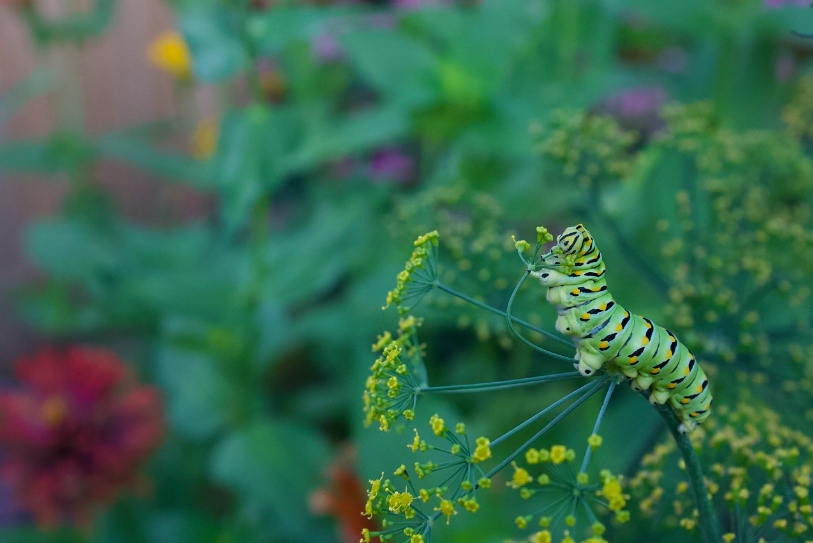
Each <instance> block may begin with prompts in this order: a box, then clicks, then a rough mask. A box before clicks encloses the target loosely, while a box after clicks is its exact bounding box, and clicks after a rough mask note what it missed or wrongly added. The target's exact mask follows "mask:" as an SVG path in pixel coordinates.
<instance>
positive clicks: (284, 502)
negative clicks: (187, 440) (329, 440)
mask: <svg viewBox="0 0 813 543" xmlns="http://www.w3.org/2000/svg"><path fill="white" fill-rule="evenodd" d="M328 458H329V456H328V447H327V445H326V443H325V442H324V440H323V438H322V437H321V436H320V435H319V434H318V433H316V432H315V431H314V430H312V429H310V428H307V427H304V426H303V425H302V424H301V423H294V422H276V421H273V422H272V421H265V422H257V423H255V424H253V425H251V426H249V427H247V428H245V429H243V430H240V431H237V432H235V433H234V434H232V435H231V436H229V437H227V438H226V439H224V440H223V441H222V442H221V443H220V444H219V445H218V446H217V447H216V448H215V450H214V452H213V453H212V463H211V473H212V478H213V479H214V480H215V481H217V482H218V483H220V484H222V485H224V486H227V487H228V488H231V489H232V490H233V491H234V492H235V493H237V495H238V497H239V498H240V503H241V508H242V510H243V511H242V512H243V514H244V515H248V516H250V518H251V519H252V520H253V524H254V525H255V526H256V528H257V529H258V530H263V533H264V537H263V540H273V539H274V538H278V539H289V538H295V539H297V540H309V541H312V540H313V539H309V537H311V536H313V535H314V528H315V526H314V524H315V522H314V519H313V517H311V516H310V514H309V513H308V512H307V511H308V507H307V501H308V495H309V494H310V492H312V491H313V490H315V489H316V488H317V486H318V485H319V483H320V479H321V474H322V472H323V469H324V467H325V465H326V463H327V461H328Z"/></svg>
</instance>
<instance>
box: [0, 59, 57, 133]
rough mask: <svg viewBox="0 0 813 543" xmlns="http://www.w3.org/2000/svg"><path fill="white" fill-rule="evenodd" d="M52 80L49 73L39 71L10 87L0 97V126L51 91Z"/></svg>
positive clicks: (43, 70)
mask: <svg viewBox="0 0 813 543" xmlns="http://www.w3.org/2000/svg"><path fill="white" fill-rule="evenodd" d="M53 85H54V80H53V78H52V77H51V73H50V72H49V71H48V70H45V69H39V70H35V71H33V72H31V74H30V75H29V76H28V77H26V78H25V79H23V80H22V81H20V82H19V83H17V84H16V85H14V86H13V87H11V88H10V89H9V90H8V91H7V92H6V93H5V94H3V95H2V96H0V126H2V125H3V124H4V123H5V122H6V121H8V120H9V119H11V118H12V117H13V116H14V115H15V114H16V113H17V112H18V111H19V110H20V109H22V108H23V107H24V106H25V105H26V104H27V103H28V102H29V101H30V100H32V99H33V98H35V97H37V96H39V95H41V94H44V93H46V92H48V91H49V90H51V88H52V87H53Z"/></svg>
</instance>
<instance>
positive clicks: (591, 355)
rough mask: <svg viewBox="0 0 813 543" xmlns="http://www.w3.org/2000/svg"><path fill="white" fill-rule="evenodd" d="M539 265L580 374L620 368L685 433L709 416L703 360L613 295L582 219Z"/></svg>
mask: <svg viewBox="0 0 813 543" xmlns="http://www.w3.org/2000/svg"><path fill="white" fill-rule="evenodd" d="M537 268H539V269H536V270H535V271H532V272H531V275H533V276H534V277H536V278H537V279H539V281H540V282H541V283H542V284H543V285H544V286H546V287H547V289H548V291H547V299H548V301H549V302H550V303H551V304H553V305H554V306H556V309H557V312H558V314H559V316H558V318H557V319H556V329H557V330H558V331H559V332H560V333H562V334H564V335H566V336H569V337H570V338H571V339H572V340H573V343H574V344H575V346H576V356H575V360H576V363H575V364H574V365H575V366H576V367H577V368H578V370H579V372H581V374H582V375H585V376H587V375H591V374H593V373H595V372H596V371H597V370H598V369H600V368H601V367H602V366H604V365H607V366H608V367H610V368H612V369H614V370H616V371H619V372H620V373H622V374H623V375H624V376H625V377H626V378H627V379H629V380H631V384H632V386H633V388H636V389H639V390H647V389H649V390H650V395H649V399H650V401H651V402H652V403H653V404H655V403H658V404H666V403H667V402H668V404H669V406H670V407H671V408H672V410H673V411H674V412H675V413H676V414H677V416H678V418H679V419H680V421H681V425H680V430H681V432H684V433H685V432H689V431H691V430H693V429H694V428H696V427H697V425H698V424H700V423H701V422H702V421H703V420H705V419H706V418H707V417H708V416H709V409H710V408H711V402H712V396H711V391H710V390H709V380H708V378H707V377H706V374H705V373H704V372H703V369H702V368H701V367H700V364H698V363H697V360H696V359H695V357H694V355H693V354H692V353H690V352H689V350H688V349H687V348H686V346H685V345H683V343H681V342H680V341H679V340H678V339H677V337H675V335H674V334H672V333H671V332H670V331H669V330H667V329H665V328H662V327H660V326H658V325H657V324H655V323H653V322H652V321H651V320H649V319H647V318H646V317H642V316H639V315H636V314H634V313H631V312H629V311H627V310H626V309H624V308H623V307H622V306H621V304H619V303H618V302H616V301H615V300H614V299H613V296H612V294H610V292H609V291H608V290H607V281H606V280H605V277H604V273H605V266H604V261H603V259H602V257H601V251H599V249H598V247H597V246H596V244H595V242H594V240H593V237H592V236H591V235H590V233H589V232H588V231H587V229H586V228H585V227H584V226H583V225H581V224H578V225H576V226H571V227H569V228H567V229H565V231H564V232H562V234H561V235H560V236H559V237H558V238H557V239H556V245H555V246H554V247H553V249H552V250H551V251H550V252H548V253H547V254H545V255H542V256H541V260H540V263H539V265H538V266H537Z"/></svg>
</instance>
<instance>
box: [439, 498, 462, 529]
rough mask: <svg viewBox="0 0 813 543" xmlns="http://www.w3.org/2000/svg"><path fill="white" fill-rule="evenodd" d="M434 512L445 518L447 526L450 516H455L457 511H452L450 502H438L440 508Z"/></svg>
mask: <svg viewBox="0 0 813 543" xmlns="http://www.w3.org/2000/svg"><path fill="white" fill-rule="evenodd" d="M435 511H440V514H441V515H445V516H446V524H449V521H450V520H451V518H452V515H456V514H457V511H455V509H454V503H452V500H440V507H435Z"/></svg>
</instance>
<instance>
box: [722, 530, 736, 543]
mask: <svg viewBox="0 0 813 543" xmlns="http://www.w3.org/2000/svg"><path fill="white" fill-rule="evenodd" d="M735 537H737V536H736V534H734V533H732V532H728V533H727V534H723V541H724V542H725V543H731V542H732V541H734V538H735Z"/></svg>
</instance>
